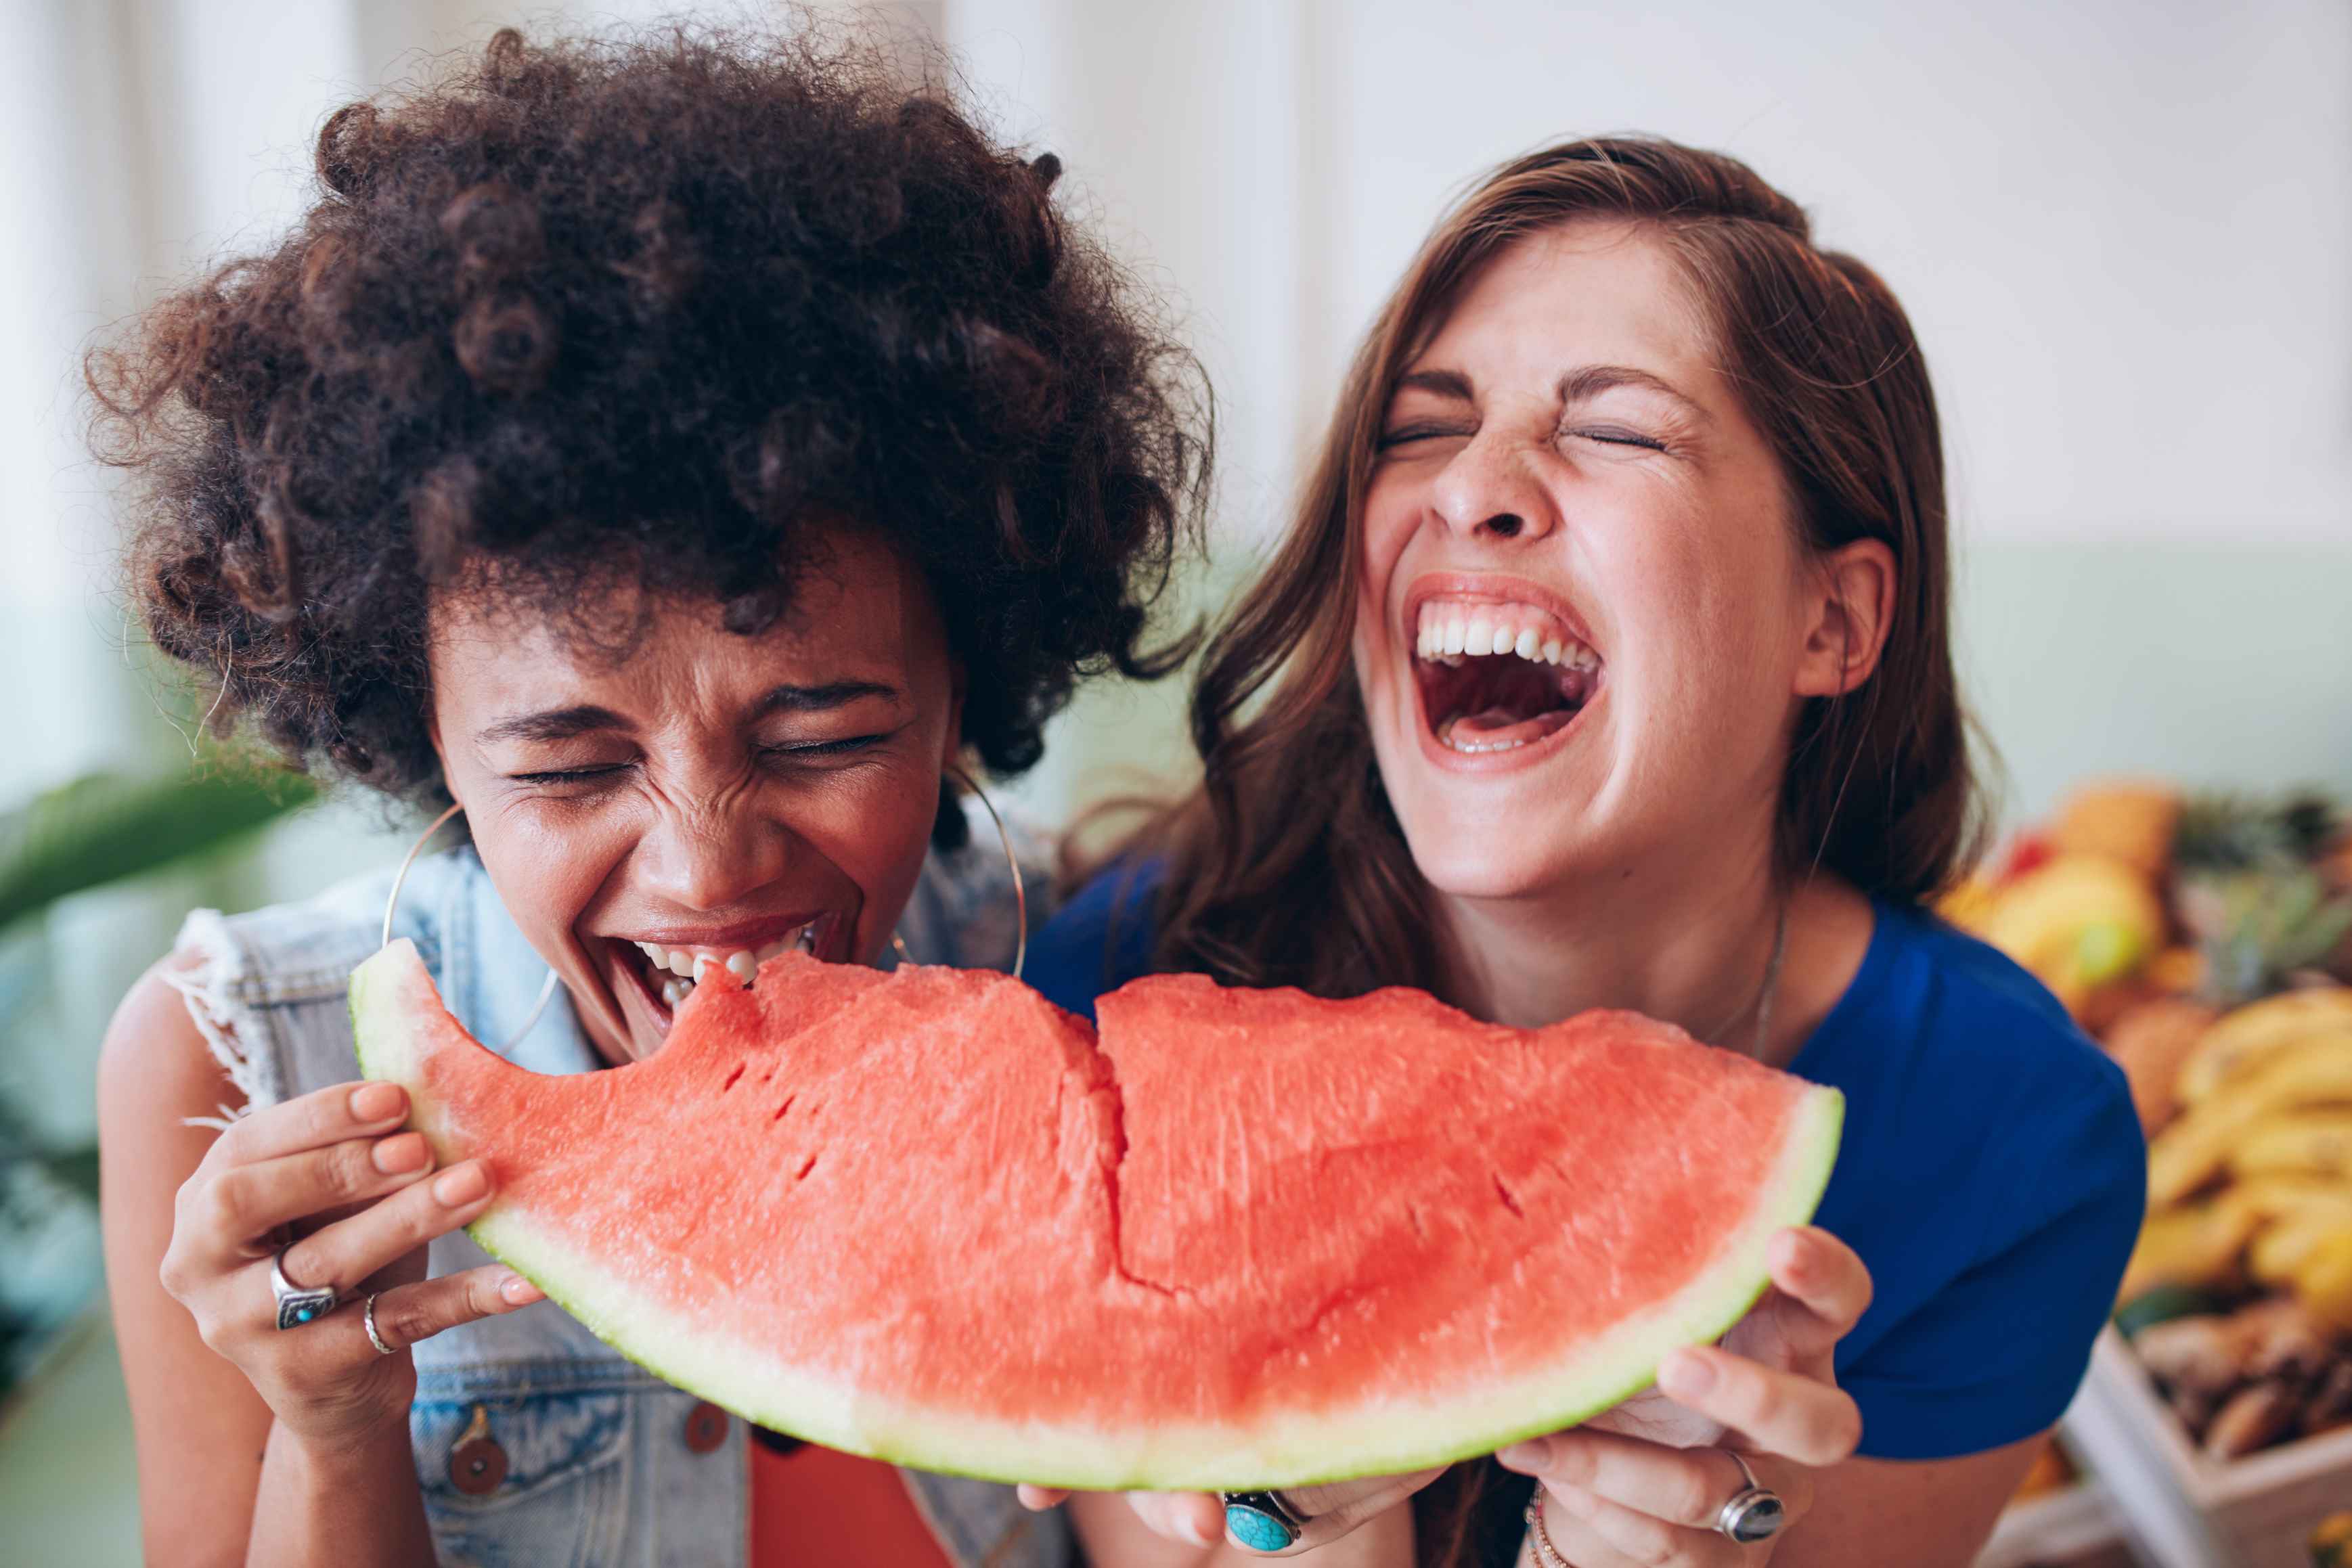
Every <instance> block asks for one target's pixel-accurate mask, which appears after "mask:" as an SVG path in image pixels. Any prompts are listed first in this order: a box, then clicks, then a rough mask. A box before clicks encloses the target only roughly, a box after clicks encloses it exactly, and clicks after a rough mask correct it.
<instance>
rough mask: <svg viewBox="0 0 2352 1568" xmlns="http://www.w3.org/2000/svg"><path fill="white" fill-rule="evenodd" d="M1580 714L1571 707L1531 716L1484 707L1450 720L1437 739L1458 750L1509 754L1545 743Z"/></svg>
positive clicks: (1515, 709)
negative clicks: (1534, 743) (1507, 752)
mask: <svg viewBox="0 0 2352 1568" xmlns="http://www.w3.org/2000/svg"><path fill="white" fill-rule="evenodd" d="M1575 716H1576V715H1575V714H1574V712H1573V711H1571V710H1570V709H1568V708H1550V709H1547V710H1546V711H1545V712H1542V713H1539V714H1537V715H1536V716H1534V717H1532V718H1530V717H1528V716H1527V715H1526V714H1525V713H1523V712H1522V711H1521V710H1519V709H1517V708H1516V707H1499V706H1497V707H1489V708H1481V709H1480V710H1479V711H1478V712H1476V713H1465V714H1464V715H1462V716H1459V717H1458V718H1454V719H1449V720H1447V721H1446V724H1445V727H1444V729H1443V730H1441V731H1439V733H1438V737H1437V738H1438V739H1440V740H1442V741H1444V743H1445V744H1446V745H1448V746H1450V747H1454V749H1455V750H1456V751H1507V750H1508V749H1510V748H1511V747H1515V746H1525V745H1527V744H1528V742H1530V741H1536V740H1541V739H1542V738H1543V737H1545V736H1547V735H1549V734H1551V733H1552V732H1553V731H1554V730H1557V729H1559V727H1561V726H1562V725H1564V724H1566V723H1567V722H1568V721H1569V720H1570V719H1571V718H1574V717H1575Z"/></svg>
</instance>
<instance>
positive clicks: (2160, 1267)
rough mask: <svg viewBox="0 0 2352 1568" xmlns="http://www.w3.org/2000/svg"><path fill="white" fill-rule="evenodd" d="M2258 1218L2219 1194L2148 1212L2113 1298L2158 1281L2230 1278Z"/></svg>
mask: <svg viewBox="0 0 2352 1568" xmlns="http://www.w3.org/2000/svg"><path fill="white" fill-rule="evenodd" d="M2261 1223H2262V1216H2261V1215H2259V1214H2257V1213H2255V1212H2254V1211H2253V1210H2252V1209H2250V1208H2248V1207H2245V1206H2244V1205H2242V1204H2231V1203H2229V1202H2227V1201H2226V1200H2225V1199H2222V1198H2213V1199H2210V1200H2209V1201H2207V1202H2204V1203H2193V1204H2186V1205H2183V1206H2182V1207H2179V1208H2168V1209H2164V1210H2161V1211H2160V1212H2158V1213H2156V1214H2151V1215H2149V1216H2148V1217H2147V1224H2145V1225H2143V1226H2141V1227H2140V1232H2139V1243H2138V1245H2137V1246H2136V1247H2134V1248H2133V1249H2132V1255H2131V1261H2130V1262H2129V1263H2128V1264H2126V1265H2125V1268H2124V1281H2123V1286H2122V1288H2121V1290H2119V1291H2117V1292H2116V1300H2118V1301H2130V1300H2131V1299H2132V1298H2133V1297H2135V1296H2137V1295H2139V1294H2141V1293H2142V1292H2144V1291H2148V1290H2150V1289H2153V1288H2154V1287H2156V1286H2158V1285H2197V1286H2208V1285H2220V1284H2223V1283H2227V1282H2230V1281H2231V1278H2232V1276H2233V1275H2234V1273H2235V1271H2236V1269H2237V1263H2238V1254H2239V1253H2240V1252H2242V1251H2243V1250H2244V1249H2245V1246H2246V1240H2247V1239H2248V1238H2249V1237H2251V1236H2252V1234H2253V1233H2254V1229H2255V1228H2256V1227H2257V1226H2259V1225H2260V1224H2261Z"/></svg>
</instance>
